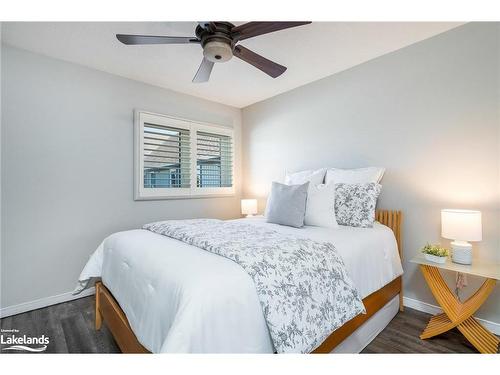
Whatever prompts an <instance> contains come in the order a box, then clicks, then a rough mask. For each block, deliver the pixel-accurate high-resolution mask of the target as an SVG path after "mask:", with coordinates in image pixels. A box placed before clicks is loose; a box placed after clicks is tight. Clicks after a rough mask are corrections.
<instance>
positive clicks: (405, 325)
mask: <svg viewBox="0 0 500 375" xmlns="http://www.w3.org/2000/svg"><path fill="white" fill-rule="evenodd" d="M429 317H430V315H429V314H425V313H422V312H419V311H416V310H412V309H406V310H405V311H404V312H402V313H401V312H400V313H398V315H396V317H395V318H394V319H393V320H392V321H391V323H390V324H389V325H388V326H387V327H386V328H385V329H384V331H383V332H382V333H380V334H379V335H378V336H377V338H375V340H373V341H372V342H371V343H370V345H368V346H367V347H366V348H365V349H364V350H363V353H476V350H475V349H474V348H473V347H472V345H470V344H469V343H468V341H467V340H466V339H465V338H464V337H463V336H462V335H461V334H460V332H458V330H456V329H455V330H452V331H449V332H447V333H445V334H443V335H441V336H439V337H436V338H432V339H429V340H420V338H419V334H420V333H421V332H422V330H423V329H424V327H425V325H426V324H427V321H428V320H429ZM0 327H1V329H17V330H19V333H18V334H17V335H27V336H40V335H45V336H48V337H49V339H50V342H49V344H48V346H47V350H46V351H45V352H46V353H119V352H120V350H119V349H118V347H117V346H116V344H115V342H114V340H113V337H112V336H111V333H110V332H109V331H108V330H107V329H106V327H105V326H104V325H103V328H102V329H101V330H100V331H96V330H95V329H94V298H93V296H91V297H85V298H81V299H78V300H74V301H70V302H65V303H61V304H59V305H54V306H49V307H46V308H43V309H38V310H34V311H30V312H27V313H23V314H19V315H15V316H10V317H7V318H3V319H1V320H0ZM4 336H5V333H4ZM6 346H8V345H2V346H1V347H2V348H4V347H6ZM1 353H2V354H6V353H7V352H6V351H2V352H1ZM8 353H11V352H10V351H9V352H8Z"/></svg>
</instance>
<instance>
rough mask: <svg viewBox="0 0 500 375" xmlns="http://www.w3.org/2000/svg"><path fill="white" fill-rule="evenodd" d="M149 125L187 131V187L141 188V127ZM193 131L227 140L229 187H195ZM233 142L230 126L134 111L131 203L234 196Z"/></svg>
mask: <svg viewBox="0 0 500 375" xmlns="http://www.w3.org/2000/svg"><path fill="white" fill-rule="evenodd" d="M145 123H151V124H155V125H160V126H161V125H163V126H169V127H175V128H180V129H188V130H189V136H190V150H189V154H190V158H189V171H190V187H189V188H145V187H144V124H145ZM197 131H202V132H208V133H212V134H216V135H224V136H229V137H231V148H232V169H231V173H232V186H231V187H197V183H196V178H197V171H196V167H197V159H196V158H197V133H196V132H197ZM234 147H235V142H234V130H233V129H232V128H230V127H227V126H223V125H217V124H211V123H206V122H200V121H194V120H188V119H185V118H180V117H174V116H170V115H163V114H159V113H153V112H147V111H142V110H135V111H134V200H136V201H140V200H161V199H189V198H209V197H230V196H234V195H235V181H234V169H235V160H234V157H235V154H236V152H235V149H234Z"/></svg>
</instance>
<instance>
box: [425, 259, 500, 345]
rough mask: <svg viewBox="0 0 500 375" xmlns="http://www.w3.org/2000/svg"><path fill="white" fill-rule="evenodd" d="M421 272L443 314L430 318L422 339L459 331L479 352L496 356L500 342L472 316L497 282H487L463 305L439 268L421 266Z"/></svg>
mask: <svg viewBox="0 0 500 375" xmlns="http://www.w3.org/2000/svg"><path fill="white" fill-rule="evenodd" d="M420 269H421V271H422V273H423V275H424V278H425V281H426V282H427V284H428V285H429V288H430V289H431V292H432V294H433V295H434V297H435V298H436V300H437V301H438V303H439V305H440V306H441V308H442V309H443V311H444V313H442V314H438V315H435V316H433V317H432V318H431V320H430V321H429V323H428V324H427V327H426V328H425V330H424V331H423V332H422V334H421V335H420V338H421V339H428V338H430V337H434V336H437V335H439V334H441V333H444V332H446V331H449V330H450V329H452V328H455V327H457V328H458V330H459V331H460V332H461V333H462V334H463V335H464V336H465V337H466V338H467V340H469V342H470V343H471V344H472V345H474V347H475V348H476V349H477V350H479V352H481V353H497V351H498V344H499V343H500V340H499V339H498V338H497V337H496V336H495V335H493V334H492V333H490V332H489V331H488V330H487V329H486V328H484V327H483V326H482V325H481V324H480V323H479V322H478V321H477V320H476V319H474V317H473V316H472V314H474V313H475V312H476V310H477V309H478V308H479V307H480V306H481V305H482V304H483V303H484V301H486V299H487V298H488V296H489V295H490V293H491V292H492V291H493V288H494V287H495V284H496V280H495V279H486V281H485V282H484V283H483V285H481V287H480V288H479V289H478V290H477V291H476V293H474V294H473V295H472V296H471V297H470V298H469V299H467V301H465V302H463V303H462V302H460V301H459V300H458V299H457V297H455V295H454V294H453V292H452V291H451V290H450V288H449V287H448V285H447V284H446V282H445V281H444V279H443V277H442V276H441V274H440V273H439V270H438V269H437V268H436V267H431V266H427V265H421V266H420Z"/></svg>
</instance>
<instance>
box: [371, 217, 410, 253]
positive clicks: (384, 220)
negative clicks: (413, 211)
mask: <svg viewBox="0 0 500 375" xmlns="http://www.w3.org/2000/svg"><path fill="white" fill-rule="evenodd" d="M375 220H377V221H378V222H379V223H380V224H384V225H385V226H388V227H389V228H391V229H392V231H393V232H394V236H395V237H396V242H397V244H398V252H399V257H400V258H401V261H402V260H403V246H402V243H401V224H402V222H403V213H402V212H401V211H391V210H377V211H376V212H375Z"/></svg>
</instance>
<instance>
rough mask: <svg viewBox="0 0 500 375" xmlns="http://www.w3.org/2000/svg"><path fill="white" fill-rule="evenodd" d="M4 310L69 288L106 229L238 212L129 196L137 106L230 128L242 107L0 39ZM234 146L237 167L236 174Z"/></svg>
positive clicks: (214, 203)
mask: <svg viewBox="0 0 500 375" xmlns="http://www.w3.org/2000/svg"><path fill="white" fill-rule="evenodd" d="M1 72H2V87H1V89H2V103H1V104H2V109H3V112H2V117H1V119H2V129H1V130H2V137H1V139H2V150H1V151H2V155H1V156H2V160H1V162H2V164H1V166H2V176H1V177H2V181H3V184H2V188H3V191H2V228H1V229H2V234H3V236H2V253H1V258H2V262H1V267H2V268H1V274H2V275H1V284H2V287H1V307H7V306H11V305H16V304H19V303H22V302H26V301H32V300H35V299H38V298H43V297H48V296H53V295H57V294H60V293H65V292H68V291H71V290H73V288H74V286H75V282H76V280H77V278H78V275H79V273H80V271H81V270H82V267H83V266H84V264H85V262H86V260H87V259H88V257H89V255H90V254H91V253H92V252H93V251H94V250H95V248H96V247H97V246H98V245H99V243H100V242H101V241H102V240H103V239H104V237H106V236H107V235H109V234H111V233H113V232H115V231H121V230H126V229H131V228H137V227H139V226H141V225H142V224H144V223H146V222H150V221H154V220H159V219H168V218H190V217H200V216H212V217H217V218H234V217H239V216H240V215H239V195H240V194H239V192H240V184H239V181H240V179H239V176H238V175H236V183H237V189H236V191H237V194H236V196H235V197H230V198H211V199H185V200H169V201H166V200H163V201H141V202H135V201H133V152H132V151H133V109H134V108H139V109H144V110H148V111H153V112H158V113H165V114H171V115H174V116H181V117H186V118H190V119H194V120H201V121H207V122H213V123H218V124H223V125H232V126H234V128H235V133H236V134H235V144H236V147H237V148H236V149H237V150H238V149H239V147H238V146H239V144H240V135H241V134H240V133H241V111H240V110H239V109H236V108H232V107H228V106H224V105H221V104H216V103H212V102H209V101H205V100H201V99H198V98H194V97H191V96H187V95H182V94H178V93H175V92H172V91H169V90H165V89H160V88H157V87H153V86H149V85H145V84H142V83H138V82H135V81H131V80H127V79H124V78H120V77H116V76H113V75H110V74H106V73H102V72H98V71H96V70H92V69H87V68H84V67H82V66H78V65H75V64H70V63H66V62H63V61H59V60H54V59H51V58H47V57H43V56H41V55H36V54H33V53H30V52H27V51H23V50H19V49H15V48H12V47H9V46H5V45H4V46H2V71H1ZM239 156H240V154H239V153H238V152H237V155H236V163H237V168H236V170H237V171H240V158H239Z"/></svg>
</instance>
